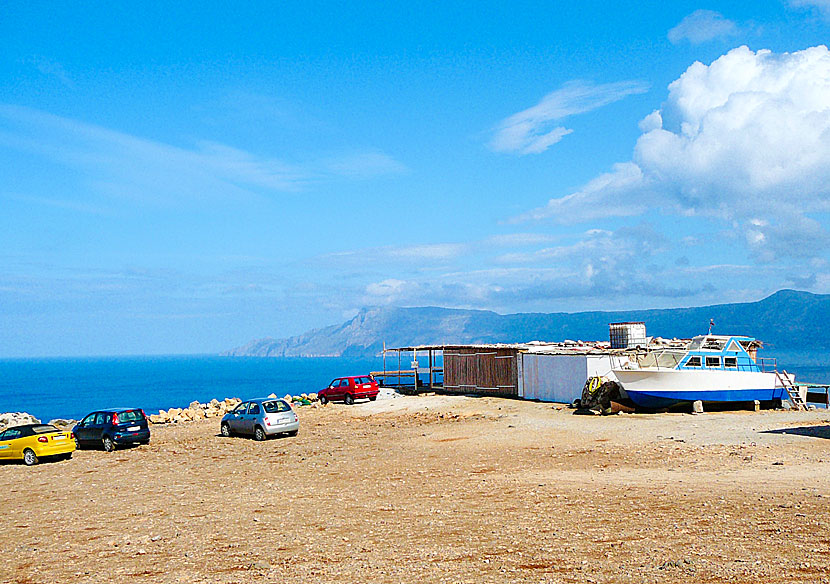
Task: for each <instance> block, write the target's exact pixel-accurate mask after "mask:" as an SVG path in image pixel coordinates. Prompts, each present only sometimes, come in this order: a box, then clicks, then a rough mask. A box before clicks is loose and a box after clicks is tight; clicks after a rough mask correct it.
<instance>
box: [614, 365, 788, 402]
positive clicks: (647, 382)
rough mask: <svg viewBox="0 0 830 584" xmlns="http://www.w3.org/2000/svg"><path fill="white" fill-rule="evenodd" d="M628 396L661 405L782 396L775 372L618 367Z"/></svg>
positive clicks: (763, 398) (616, 371)
mask: <svg viewBox="0 0 830 584" xmlns="http://www.w3.org/2000/svg"><path fill="white" fill-rule="evenodd" d="M614 375H615V376H616V377H617V380H618V381H619V383H620V385H622V387H623V389H624V390H625V392H626V393H627V394H628V397H629V398H630V399H631V401H633V402H634V403H635V404H637V405H638V406H640V407H643V408H650V409H661V408H667V407H671V406H673V405H676V404H680V403H687V402H694V401H702V402H708V403H714V402H746V401H754V400H758V401H770V400H776V399H782V398H783V397H784V388H782V387H776V378H775V373H762V372H755V371H723V370H721V371H712V370H708V371H707V370H700V371H696V370H691V371H690V370H688V369H686V370H678V369H631V370H628V369H620V370H616V369H615V370H614Z"/></svg>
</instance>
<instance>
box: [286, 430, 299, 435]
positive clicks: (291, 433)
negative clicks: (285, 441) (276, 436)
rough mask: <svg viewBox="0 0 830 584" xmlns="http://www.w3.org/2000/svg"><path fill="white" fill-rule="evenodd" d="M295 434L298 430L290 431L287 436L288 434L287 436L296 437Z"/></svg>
mask: <svg viewBox="0 0 830 584" xmlns="http://www.w3.org/2000/svg"><path fill="white" fill-rule="evenodd" d="M297 432H299V430H291V431H290V432H288V433H287V434H288V435H289V436H296V435H297Z"/></svg>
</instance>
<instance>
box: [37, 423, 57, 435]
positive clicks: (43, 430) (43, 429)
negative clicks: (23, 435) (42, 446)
mask: <svg viewBox="0 0 830 584" xmlns="http://www.w3.org/2000/svg"><path fill="white" fill-rule="evenodd" d="M32 432H34V433H35V434H48V433H49V432H60V430H58V429H57V428H55V427H54V426H52V425H50V424H43V425H42V426H33V427H32Z"/></svg>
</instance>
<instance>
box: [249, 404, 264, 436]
mask: <svg viewBox="0 0 830 584" xmlns="http://www.w3.org/2000/svg"><path fill="white" fill-rule="evenodd" d="M260 412H262V408H261V407H260V406H259V404H258V403H254V402H251V405H250V406H249V407H248V413H247V414H245V432H246V433H248V434H253V433H254V427H256V425H257V419H258V418H259V414H260Z"/></svg>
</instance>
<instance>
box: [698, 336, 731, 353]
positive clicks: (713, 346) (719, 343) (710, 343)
mask: <svg viewBox="0 0 830 584" xmlns="http://www.w3.org/2000/svg"><path fill="white" fill-rule="evenodd" d="M725 345H726V341H725V340H724V339H713V338H711V337H707V338H706V339H704V341H703V348H704V349H705V350H707V351H723V347H724V346H725Z"/></svg>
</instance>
